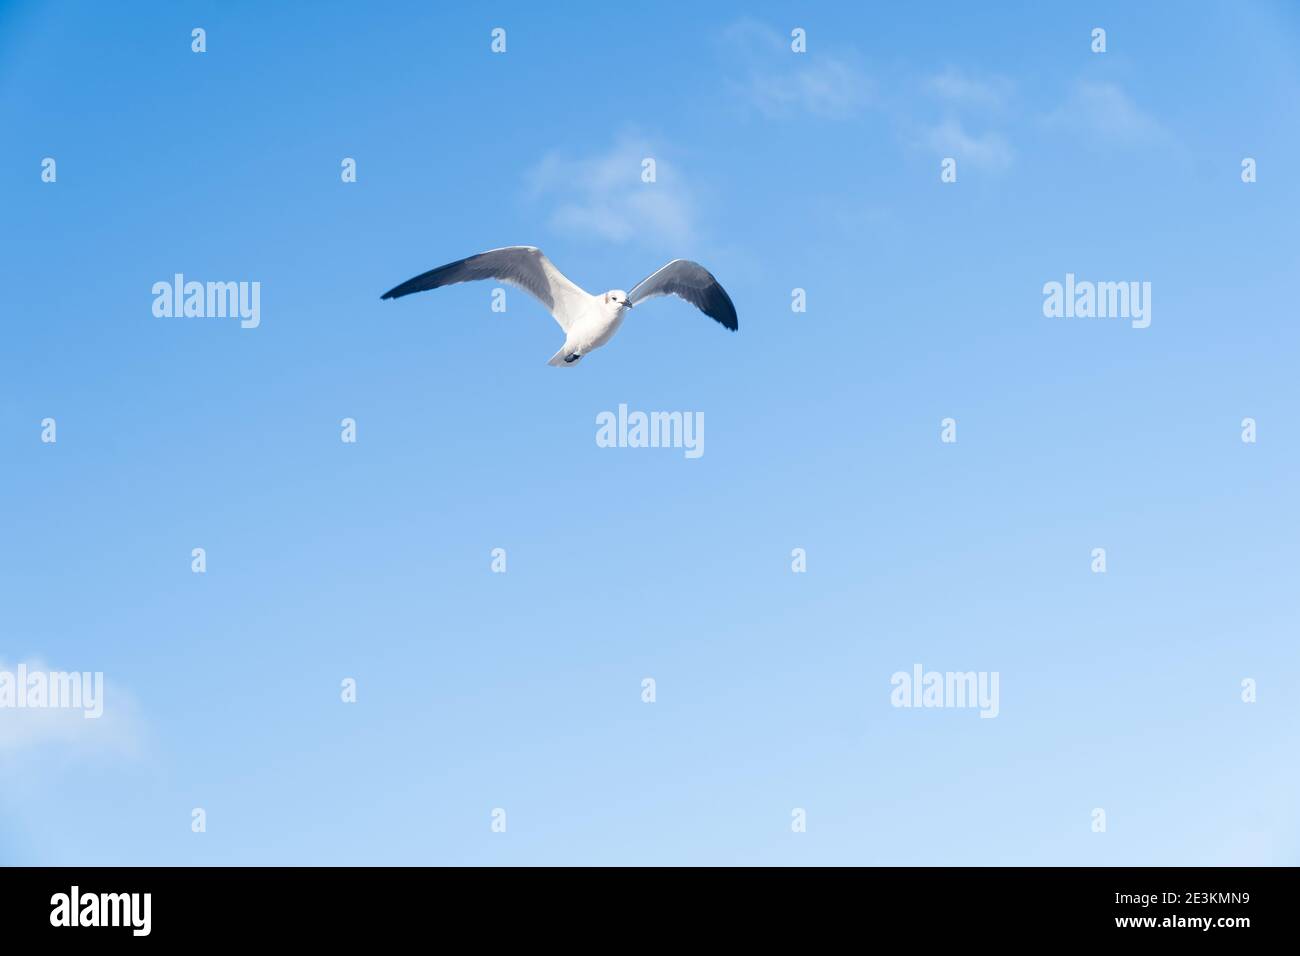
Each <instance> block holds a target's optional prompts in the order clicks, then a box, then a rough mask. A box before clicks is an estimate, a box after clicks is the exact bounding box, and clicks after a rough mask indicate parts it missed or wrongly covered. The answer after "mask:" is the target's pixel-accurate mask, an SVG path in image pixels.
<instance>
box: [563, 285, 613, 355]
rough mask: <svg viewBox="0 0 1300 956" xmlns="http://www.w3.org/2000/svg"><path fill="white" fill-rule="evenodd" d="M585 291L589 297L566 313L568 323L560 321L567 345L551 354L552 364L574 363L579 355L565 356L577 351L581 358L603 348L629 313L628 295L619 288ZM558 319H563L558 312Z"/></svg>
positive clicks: (576, 353)
mask: <svg viewBox="0 0 1300 956" xmlns="http://www.w3.org/2000/svg"><path fill="white" fill-rule="evenodd" d="M582 295H583V298H585V299H586V300H587V301H586V302H583V303H581V307H580V308H578V309H575V310H574V311H573V312H572V313H571V314H569V315H566V317H565V318H566V320H567V321H568V323H569V324H568V325H567V326H566V325H565V324H564V322H562V321H561V322H560V327H561V328H562V329H564V346H563V347H562V348H561V349H560V351H558V352H556V353H555V355H554V356H553V357H552V358H551V361H550V364H551V365H561V366H563V365H573V364H575V363H576V362H577V359H570V360H569V361H565V359H566V358H568V357H569V356H574V355H576V356H577V357H578V358H581V357H582V356H584V355H586V354H587V353H588V352H592V351H594V350H596V349H598V348H600V347H601V346H602V345H604V344H605V343H606V342H608V341H609V340H610V339H612V338H613V337H614V333H615V332H617V331H618V329H619V326H621V325H622V324H623V318H624V316H626V315H627V311H628V305H627V296H626V295H624V294H623V293H622V292H620V291H617V290H616V291H614V292H606V293H605V294H604V295H591V294H590V293H588V292H583V293H582ZM556 321H560V320H559V316H556Z"/></svg>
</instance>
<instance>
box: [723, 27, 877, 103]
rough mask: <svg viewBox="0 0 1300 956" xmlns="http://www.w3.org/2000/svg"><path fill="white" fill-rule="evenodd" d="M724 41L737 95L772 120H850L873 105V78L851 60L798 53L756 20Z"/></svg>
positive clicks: (820, 53) (729, 30)
mask: <svg viewBox="0 0 1300 956" xmlns="http://www.w3.org/2000/svg"><path fill="white" fill-rule="evenodd" d="M723 39H724V42H725V43H726V45H727V49H728V51H729V52H730V53H731V54H732V59H733V61H734V63H735V65H736V68H737V73H736V75H734V76H733V77H732V78H731V80H730V86H731V88H732V90H733V91H734V92H736V93H737V95H739V96H740V97H741V98H743V99H744V100H745V101H747V102H748V103H749V104H750V105H751V106H753V107H755V108H756V109H758V110H759V111H760V112H762V113H763V114H764V115H766V116H768V117H773V118H782V117H790V116H798V115H805V114H810V115H813V116H819V117H822V118H825V119H846V118H848V117H850V116H853V115H855V114H856V113H858V112H860V111H861V110H862V109H863V108H865V107H866V106H868V105H870V104H871V102H872V100H873V94H874V86H873V84H872V81H871V79H870V77H869V76H868V75H867V74H866V72H865V71H864V70H863V69H862V68H861V67H860V66H859V65H858V64H857V62H856V60H855V58H853V57H852V56H850V55H846V54H843V53H832V52H830V51H823V50H821V49H820V48H819V47H817V46H810V47H809V50H808V52H806V53H795V52H793V51H792V50H791V49H790V38H789V37H788V36H783V35H782V34H781V33H779V32H777V31H776V30H774V29H772V28H771V27H769V26H767V25H766V24H763V23H759V22H758V21H756V20H748V19H746V20H740V21H738V22H737V23H733V24H732V25H731V26H730V27H728V28H727V30H726V31H725V33H724V35H723Z"/></svg>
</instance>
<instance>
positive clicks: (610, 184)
mask: <svg viewBox="0 0 1300 956" xmlns="http://www.w3.org/2000/svg"><path fill="white" fill-rule="evenodd" d="M646 159H653V160H654V161H655V181H654V182H651V183H647V182H643V181H642V178H641V174H642V168H643V167H642V163H643V161H644V160H646ZM528 181H529V187H530V193H531V196H532V198H533V199H535V200H539V201H550V202H552V203H553V204H554V205H553V209H552V212H551V216H550V222H551V226H552V227H553V228H555V229H556V230H558V231H560V232H567V233H573V234H577V235H584V236H593V237H596V238H600V239H606V240H609V241H612V242H628V241H630V240H632V239H645V240H647V241H652V242H675V243H681V242H687V241H689V240H691V239H692V238H693V236H694V234H695V216H694V208H695V204H694V202H693V201H692V197H691V194H690V191H689V190H688V188H687V187H686V184H685V183H684V182H683V180H682V178H681V176H680V174H679V172H678V170H677V167H676V166H675V165H673V163H672V162H671V161H670V160H668V159H666V158H665V156H664V151H663V150H662V149H660V148H657V147H656V146H654V145H653V144H652V143H651V142H650V141H649V140H648V139H646V138H644V137H642V136H639V135H638V134H636V133H632V132H629V133H626V134H624V135H623V136H622V137H620V138H619V139H618V140H617V141H616V142H614V143H613V144H612V145H611V146H610V148H609V149H608V150H606V151H605V152H603V153H597V154H595V155H589V156H577V157H575V156H569V155H566V154H564V153H560V152H553V153H550V154H548V155H547V156H545V157H543V158H542V160H541V162H540V163H538V164H537V165H536V166H535V167H533V169H532V170H530V171H529V173H528Z"/></svg>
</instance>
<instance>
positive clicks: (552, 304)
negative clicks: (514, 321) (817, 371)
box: [380, 246, 739, 368]
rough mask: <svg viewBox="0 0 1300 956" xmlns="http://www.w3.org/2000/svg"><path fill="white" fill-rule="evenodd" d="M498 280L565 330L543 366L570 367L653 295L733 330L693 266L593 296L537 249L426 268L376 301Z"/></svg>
mask: <svg viewBox="0 0 1300 956" xmlns="http://www.w3.org/2000/svg"><path fill="white" fill-rule="evenodd" d="M475 279H498V280H500V281H501V282H508V283H510V284H511V285H515V286H518V287H519V288H521V289H523V290H524V291H525V292H529V293H531V294H532V295H533V296H535V297H536V298H537V299H538V300H539V301H540V302H541V303H542V305H544V306H546V308H547V309H549V310H550V313H551V315H552V316H553V317H554V319H555V321H556V322H558V323H559V324H560V328H562V329H563V330H564V346H563V348H561V349H560V350H559V351H558V352H556V353H555V354H554V355H552V356H551V359H550V361H549V362H547V363H546V364H547V365H554V366H556V367H557V368H571V367H572V366H574V365H577V364H578V362H579V360H580V359H581V358H582V357H583V356H584V355H586V354H587V353H588V352H590V351H592V350H593V349H598V348H600V347H601V346H602V345H604V344H605V343H606V342H608V341H609V340H610V339H612V338H613V337H614V333H615V332H617V331H618V327H619V326H620V325H622V324H623V318H624V317H625V316H626V315H627V313H628V310H629V309H631V308H633V307H634V306H636V305H637V304H639V303H641V302H644V301H645V300H646V299H651V298H654V297H655V296H657V295H675V296H679V297H681V298H683V299H685V300H686V301H687V302H689V303H690V304H691V305H693V306H695V307H696V308H697V309H699V310H700V311H701V312H703V313H704V314H705V315H707V316H708V317H709V318H711V319H715V320H716V321H718V322H719V323H721V324H722V326H723V327H724V328H727V329H730V330H731V331H733V332H734V331H736V329H737V328H738V327H739V323H738V322H737V320H736V307H735V306H734V305H732V304H731V297H730V296H728V295H727V293H726V290H725V289H723V288H722V286H721V285H719V284H718V280H717V279H715V278H713V275H712V274H711V273H710V272H709V271H708V270H707V269H705V268H704V267H703V266H702V265H700V264H699V263H698V262H691V261H690V260H689V259H674V260H673V261H672V262H670V263H668V265H666V266H664V267H663V268H662V269H660V270H659V271H658V272H655V273H652V274H651V275H649V276H647V277H646V278H644V279H642V280H641V281H640V282H638V283H637V284H636V285H635V286H634V287H633V288H632V291H631V292H624V291H623V290H622V289H610V290H609V291H608V292H606V293H605V294H603V295H592V294H591V293H590V292H587V291H585V290H584V289H582V288H580V287H579V286H577V285H575V284H574V283H573V282H570V281H569V280H568V279H567V278H565V276H564V273H562V272H561V271H560V270H559V269H557V268H555V266H554V264H553V263H552V262H551V260H550V259H548V258H546V256H545V255H543V253H542V250H540V249H538V248H537V247H536V246H506V247H505V248H504V249H490V250H488V251H487V252H480V253H479V254H478V255H476V256H470V257H469V258H468V259H460V260H458V261H456V262H449V263H447V265H445V266H439V267H438V268H436V269H430V270H429V271H428V272H425V273H423V274H421V275H418V276H416V277H415V278H414V279H407V280H406V281H405V282H403V283H402V284H401V285H399V286H396V287H394V288H392V289H389V290H388V291H387V292H385V293H384V294H383V295H382V296H380V298H381V299H400V298H401V297H402V296H404V295H410V294H411V293H412V292H424V291H425V290H426V289H438V288H441V287H442V286H445V285H454V284H456V283H457V282H472V281H474V280H475Z"/></svg>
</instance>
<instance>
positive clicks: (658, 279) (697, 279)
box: [627, 259, 740, 332]
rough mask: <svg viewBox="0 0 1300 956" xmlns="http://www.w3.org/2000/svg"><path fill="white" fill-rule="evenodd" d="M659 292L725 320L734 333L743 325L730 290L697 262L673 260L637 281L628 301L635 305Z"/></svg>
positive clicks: (710, 315) (719, 319) (726, 326)
mask: <svg viewBox="0 0 1300 956" xmlns="http://www.w3.org/2000/svg"><path fill="white" fill-rule="evenodd" d="M657 295H675V296H680V297H681V298H683V299H685V300H686V301H687V302H689V303H690V304H691V305H693V306H695V308H697V309H699V310H700V311H701V312H703V313H704V314H705V315H707V316H708V317H709V318H711V319H716V320H717V321H718V322H720V323H722V325H723V327H724V328H728V329H731V331H733V332H734V331H736V329H738V328H739V327H740V323H739V321H738V320H737V319H736V307H735V306H734V305H732V304H731V296H729V295H727V290H726V289H724V288H722V286H721V285H720V284H719V283H718V280H717V279H715V278H713V275H712V273H710V272H709V270H708V269H706V268H704V266H702V265H700V264H699V263H698V262H691V261H690V260H689V259H674V260H673V261H672V262H670V263H668V265H666V266H664V267H663V268H662V269H660V270H659V271H658V272H656V273H654V274H653V275H651V276H648V277H646V278H645V279H642V280H641V281H640V282H638V283H637V284H636V286H635V287H634V288H633V289H632V291H631V292H629V293H628V294H627V301H628V303H629V304H630V305H633V306H635V305H636V304H637V303H638V302H644V301H645V300H646V299H651V298H654V297H655V296H657Z"/></svg>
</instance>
